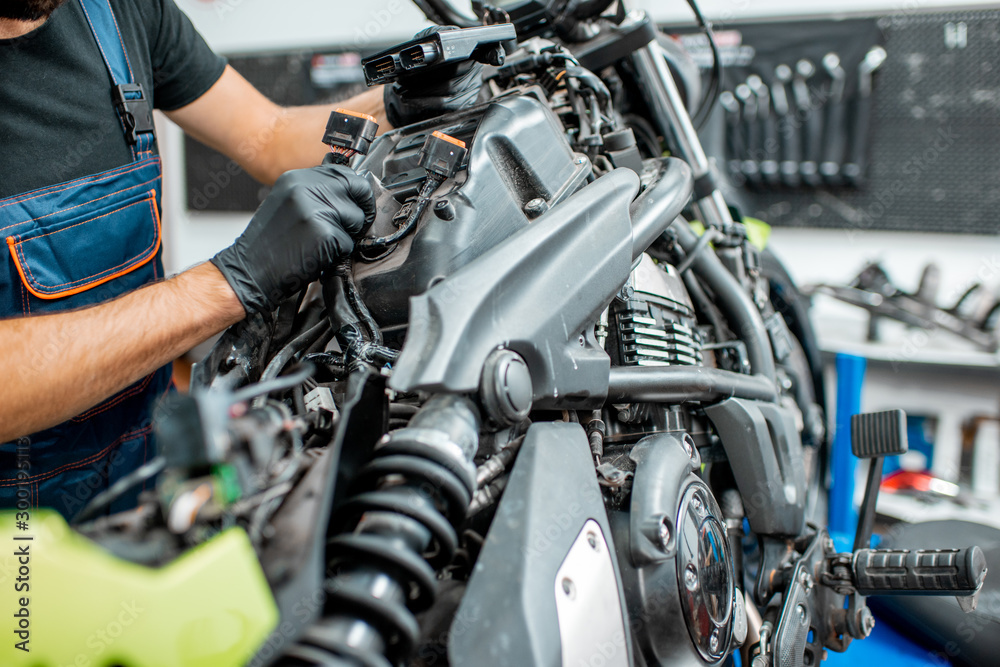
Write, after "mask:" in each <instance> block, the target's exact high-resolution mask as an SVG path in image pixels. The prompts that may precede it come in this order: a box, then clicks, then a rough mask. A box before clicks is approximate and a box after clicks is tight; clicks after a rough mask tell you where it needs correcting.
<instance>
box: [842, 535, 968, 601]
mask: <svg viewBox="0 0 1000 667" xmlns="http://www.w3.org/2000/svg"><path fill="white" fill-rule="evenodd" d="M851 569H852V575H853V577H852V578H853V579H854V588H855V589H856V590H857V591H858V593H859V594H860V595H865V596H867V595H955V596H957V597H958V603H959V604H960V605H961V606H962V609H963V611H966V612H969V611H972V610H974V609H975V608H976V598H977V595H976V593H977V592H978V591H979V589H980V588H981V587H982V585H983V580H984V579H985V578H986V556H984V555H983V550H982V549H980V548H979V547H968V548H966V549H941V550H931V549H920V550H914V551H911V550H909V549H885V550H883V549H861V550H860V551H856V552H855V553H854V558H853V562H852V568H851ZM967 607H968V608H967Z"/></svg>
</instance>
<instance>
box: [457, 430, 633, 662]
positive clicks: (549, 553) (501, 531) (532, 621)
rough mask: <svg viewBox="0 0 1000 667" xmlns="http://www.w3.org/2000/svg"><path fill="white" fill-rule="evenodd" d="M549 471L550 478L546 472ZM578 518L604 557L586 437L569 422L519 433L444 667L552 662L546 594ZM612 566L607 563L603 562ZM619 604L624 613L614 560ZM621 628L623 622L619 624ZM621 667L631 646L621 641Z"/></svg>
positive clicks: (555, 644) (607, 531)
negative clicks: (592, 528)
mask: <svg viewBox="0 0 1000 667" xmlns="http://www.w3.org/2000/svg"><path fill="white" fill-rule="evenodd" d="M556 470H557V471H559V474H558V475H555V474H553V471H556ZM588 519H593V520H594V521H596V522H597V523H598V525H600V527H601V531H602V532H603V534H604V538H605V540H607V543H608V548H609V549H611V550H612V551H614V549H615V547H614V543H613V541H612V539H611V528H610V526H609V524H608V519H607V515H606V513H605V510H604V501H603V498H602V497H601V489H600V487H599V486H598V484H597V476H596V475H595V474H594V462H593V460H592V459H591V458H590V445H589V444H588V442H587V435H586V434H585V433H584V431H583V428H582V427H581V426H580V425H579V424H567V423H539V424H534V425H532V426H531V428H530V429H529V430H528V434H527V437H526V438H525V440H524V444H523V445H522V446H521V451H520V453H519V454H518V456H517V462H516V463H515V464H514V469H513V471H512V472H511V476H510V481H509V482H508V484H507V488H506V490H505V492H504V496H503V498H502V500H501V501H500V506H499V508H498V509H497V514H496V517H495V518H494V520H493V524H492V526H491V527H490V531H489V533H488V534H487V535H486V542H485V544H484V545H483V549H482V552H481V554H480V556H479V559H478V560H477V561H476V566H475V568H474V569H473V572H472V578H471V579H470V580H469V585H468V588H467V589H466V593H465V596H464V597H463V598H462V603H461V605H460V606H459V608H458V612H457V613H456V614H455V619H456V621H455V625H453V626H452V631H451V633H450V637H449V644H448V657H449V660H450V664H452V665H491V666H493V667H524V666H525V665H534V666H536V667H558V666H559V665H561V664H562V660H561V656H562V651H561V647H560V638H559V637H560V635H559V620H558V612H557V610H556V600H555V596H554V594H553V589H554V585H555V580H556V573H557V572H558V571H559V567H560V565H561V564H562V562H563V559H564V558H565V557H566V555H567V553H568V552H569V549H570V547H571V546H572V545H573V542H574V541H575V540H576V538H577V535H579V533H580V531H581V530H582V528H583V526H584V524H585V523H586V522H587V520H588ZM612 560H613V559H612ZM615 578H616V580H617V582H618V591H619V602H620V606H621V608H622V609H624V608H625V600H624V597H623V594H622V592H621V591H622V587H621V578H620V576H619V574H618V568H617V564H615ZM622 623H623V624H624V626H625V627H628V625H627V624H625V619H622ZM623 641H624V644H625V650H626V651H627V657H628V658H629V662H630V663H631V655H632V647H631V641H630V638H629V637H628V635H627V633H626V636H625V637H624V638H623Z"/></svg>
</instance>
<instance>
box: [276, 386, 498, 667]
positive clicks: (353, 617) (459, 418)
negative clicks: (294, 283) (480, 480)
mask: <svg viewBox="0 0 1000 667" xmlns="http://www.w3.org/2000/svg"><path fill="white" fill-rule="evenodd" d="M478 444H479V414H478V412H477V410H476V408H475V406H474V404H473V403H472V402H471V401H469V400H468V399H466V398H462V397H458V396H444V395H442V396H435V397H434V398H432V399H431V400H429V401H428V402H427V403H426V404H425V405H424V407H423V408H422V409H421V410H420V412H418V413H417V414H416V415H415V416H414V417H413V419H411V420H410V424H409V425H408V426H407V427H406V428H402V429H399V430H396V431H392V432H391V433H389V434H387V435H386V436H385V437H383V438H382V440H381V442H380V443H379V444H378V445H377V446H376V448H375V456H374V458H373V460H372V461H371V462H370V463H368V465H366V466H365V467H364V468H363V469H362V470H361V471H360V473H359V474H358V476H357V477H356V480H355V483H354V486H353V487H352V489H356V490H357V491H358V493H357V494H356V495H354V496H352V497H351V498H349V499H348V500H347V501H346V502H345V503H344V505H343V506H342V507H341V508H340V510H339V511H338V516H337V526H338V527H341V528H343V529H344V532H343V533H342V534H339V535H337V536H336V537H334V538H332V539H331V540H330V542H329V545H328V549H327V553H328V555H329V557H330V563H329V569H328V573H332V574H333V577H332V578H331V579H328V580H327V583H326V586H325V590H326V604H325V606H324V613H323V618H322V619H320V620H319V621H318V622H317V623H316V624H314V625H313V626H312V627H311V628H310V629H309V630H307V631H306V633H305V635H304V636H303V637H302V638H301V639H300V640H299V643H298V644H297V645H296V646H295V647H293V648H292V649H291V650H290V651H289V653H288V654H287V655H288V656H289V657H290V658H292V661H293V662H292V664H306V665H310V664H317V665H318V664H322V665H329V664H343V665H345V666H346V665H361V666H363V667H389V666H398V665H402V664H405V663H406V661H407V660H408V658H409V657H410V655H411V654H412V652H413V649H414V647H415V645H416V642H417V639H418V637H419V627H418V625H417V621H416V618H415V617H414V614H415V613H419V612H421V611H423V610H425V609H427V608H429V607H430V606H431V605H432V604H433V602H434V596H435V593H436V588H437V586H436V577H435V570H436V569H437V568H440V567H442V566H444V565H446V564H447V563H448V562H450V561H451V559H452V557H453V556H454V554H455V550H456V548H457V546H458V535H457V532H456V528H457V527H458V526H460V525H461V523H462V522H463V521H464V520H465V514H466V511H467V510H468V507H469V502H470V501H471V498H472V494H473V493H474V492H475V489H476V469H475V467H474V466H473V464H472V459H473V456H475V454H476V449H477V448H478Z"/></svg>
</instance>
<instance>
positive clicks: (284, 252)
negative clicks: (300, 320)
mask: <svg viewBox="0 0 1000 667" xmlns="http://www.w3.org/2000/svg"><path fill="white" fill-rule="evenodd" d="M374 218H375V196H374V194H373V193H372V189H371V186H370V185H369V184H368V181H366V180H365V179H364V178H362V177H361V176H358V174H357V173H355V172H354V171H353V170H352V169H351V168H350V167H346V166H342V165H335V164H333V163H332V161H331V160H330V158H329V156H328V157H327V159H325V160H323V164H322V165H321V166H319V167H313V168H311V169H298V170H296V171H289V172H287V173H285V174H284V175H282V176H281V178H279V179H278V181H277V182H276V183H275V184H274V189H273V190H272V191H271V194H269V195H268V197H267V199H265V200H264V202H263V203H262V204H261V205H260V208H258V209H257V212H256V213H254V215H253V218H252V219H251V220H250V224H249V225H247V228H246V230H245V231H244V232H243V234H242V235H240V237H239V238H238V239H236V242H235V243H233V245H231V246H229V247H228V248H226V249H225V250H223V251H222V252H220V253H219V254H218V255H216V256H215V257H213V258H212V260H211V261H212V264H214V265H215V266H216V267H217V268H218V269H219V271H221V272H222V275H223V276H225V278H226V280H227V281H228V282H229V285H230V286H231V287H232V288H233V291H234V292H236V296H237V298H239V300H240V303H242V304H243V308H244V309H245V310H246V311H247V313H250V312H252V311H259V312H270V311H272V310H274V309H275V308H276V307H277V306H278V304H279V303H280V302H281V301H282V299H284V298H285V297H287V296H290V295H291V294H293V293H295V292H296V291H298V290H300V289H302V288H303V287H304V286H305V285H306V284H307V283H310V282H312V281H313V280H316V279H317V278H318V277H319V275H320V272H321V271H322V270H323V269H325V268H327V267H329V266H332V265H333V264H334V263H335V262H336V260H337V259H338V258H340V257H344V256H346V255H348V254H350V252H351V251H352V250H353V249H354V241H353V239H352V237H356V236H358V235H359V234H360V233H361V232H362V231H364V230H365V229H366V228H367V227H368V225H370V224H371V222H372V221H373V220H374Z"/></svg>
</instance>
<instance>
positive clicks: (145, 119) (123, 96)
mask: <svg viewBox="0 0 1000 667" xmlns="http://www.w3.org/2000/svg"><path fill="white" fill-rule="evenodd" d="M112 97H113V98H114V102H115V108H116V109H118V115H119V116H121V119H122V123H124V125H125V140H126V141H127V142H128V143H129V145H131V146H134V145H136V144H137V143H139V135H140V134H142V133H145V132H148V133H150V134H153V135H154V137H155V132H154V128H153V114H152V110H151V109H150V107H149V100H148V99H147V98H146V94H145V92H144V91H143V89H142V84H141V83H123V84H121V85H119V86H115V87H114V88H113V89H112Z"/></svg>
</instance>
